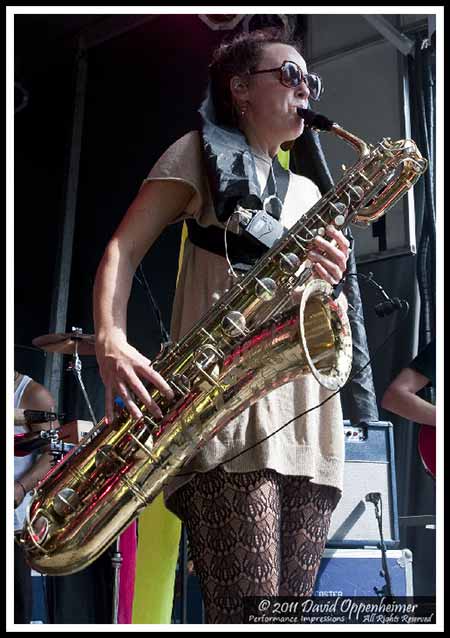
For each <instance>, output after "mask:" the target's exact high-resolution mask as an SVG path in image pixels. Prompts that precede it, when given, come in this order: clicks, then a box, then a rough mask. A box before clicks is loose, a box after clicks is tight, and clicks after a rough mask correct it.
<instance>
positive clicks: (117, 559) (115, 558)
mask: <svg viewBox="0 0 450 638" xmlns="http://www.w3.org/2000/svg"><path fill="white" fill-rule="evenodd" d="M82 332H83V331H82V329H81V328H73V327H72V333H73V337H72V338H73V340H74V342H75V347H74V354H73V356H72V360H71V362H70V363H69V367H68V368H67V369H68V370H70V371H72V372H73V373H74V374H75V376H76V378H77V381H78V383H79V386H80V388H81V391H82V393H83V396H84V399H85V401H86V405H87V407H88V410H89V414H90V415H91V419H92V423H93V424H94V426H96V425H97V419H96V418H95V415H94V411H93V409H92V406H91V404H90V401H89V398H88V395H87V392H86V388H85V387H84V383H83V380H82V378H81V359H80V357H79V356H78V340H77V335H81V334H82ZM119 539H120V537H119V538H117V540H116V541H115V543H114V545H113V551H112V555H111V564H112V568H113V574H114V580H113V610H112V624H114V625H117V624H118V622H119V584H120V567H121V564H122V554H121V552H120V550H119Z"/></svg>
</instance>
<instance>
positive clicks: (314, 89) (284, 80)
mask: <svg viewBox="0 0 450 638" xmlns="http://www.w3.org/2000/svg"><path fill="white" fill-rule="evenodd" d="M273 71H279V72H280V77H279V80H280V82H281V84H282V85H283V86H287V87H288V88H289V89H293V88H295V87H296V86H299V85H300V84H301V83H302V82H304V83H305V84H306V86H307V87H308V89H309V97H310V98H311V99H312V100H316V101H317V100H320V96H321V95H322V93H323V82H322V78H321V77H320V75H317V73H303V71H302V70H301V68H300V67H299V66H298V64H296V63H295V62H289V61H288V60H286V61H285V62H283V64H282V65H281V66H279V67H277V68H276V69H263V70H261V71H250V72H249V75H256V74H257V73H272V72H273Z"/></svg>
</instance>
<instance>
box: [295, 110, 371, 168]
mask: <svg viewBox="0 0 450 638" xmlns="http://www.w3.org/2000/svg"><path fill="white" fill-rule="evenodd" d="M297 113H298V115H299V116H300V117H301V118H302V119H303V120H304V122H305V125H306V126H309V127H310V128H312V129H314V130H316V131H328V132H330V133H334V135H337V137H340V138H341V139H343V140H345V141H346V142H347V143H348V144H350V145H351V146H353V148H355V149H356V151H357V152H358V153H359V154H360V156H361V157H367V156H368V155H370V146H369V145H368V144H366V142H364V140H362V139H360V138H359V137H356V135H353V133H349V132H348V131H346V130H345V129H343V128H342V126H340V125H339V124H337V123H336V122H333V121H332V120H330V119H328V118H327V117H325V115H321V114H320V113H315V112H314V111H311V110H310V109H302V108H298V109H297Z"/></svg>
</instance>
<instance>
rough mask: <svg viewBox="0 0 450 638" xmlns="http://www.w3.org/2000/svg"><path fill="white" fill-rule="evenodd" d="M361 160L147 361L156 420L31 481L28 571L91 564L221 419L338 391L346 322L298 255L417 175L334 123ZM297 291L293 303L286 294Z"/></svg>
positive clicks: (366, 217) (346, 361)
mask: <svg viewBox="0 0 450 638" xmlns="http://www.w3.org/2000/svg"><path fill="white" fill-rule="evenodd" d="M334 129H335V130H334V132H335V133H336V134H337V135H338V136H340V137H342V138H343V139H345V140H346V141H348V142H349V143H351V144H352V145H353V146H354V147H356V148H357V150H358V152H359V153H360V158H359V160H358V161H357V162H356V164H355V165H354V166H353V167H352V168H351V169H349V170H348V171H346V173H345V175H344V176H343V178H342V179H341V180H340V182H339V183H338V184H337V186H336V187H335V188H334V189H332V191H330V192H329V193H328V194H326V195H325V196H324V197H323V198H322V199H321V200H320V201H319V202H317V204H316V205H315V206H313V207H312V208H311V209H310V210H309V211H308V212H307V213H306V214H305V215H304V216H303V217H302V218H301V219H300V220H299V221H298V222H297V223H296V224H295V225H294V226H293V227H292V228H291V229H290V230H289V231H288V233H287V234H286V235H285V236H284V237H283V238H282V239H280V240H279V241H278V242H277V243H276V244H275V245H274V246H273V247H272V248H271V249H270V250H269V251H268V252H267V253H266V254H265V255H264V256H263V257H262V258H261V259H260V260H259V261H258V262H257V264H256V265H255V266H254V267H253V268H252V269H251V270H250V271H249V272H248V273H247V274H246V275H245V276H243V277H242V278H241V279H239V280H238V281H237V283H236V284H235V285H234V286H233V287H232V288H231V289H230V291H228V292H226V293H225V294H224V295H223V297H222V298H221V299H220V300H219V301H218V302H217V303H216V304H215V305H214V306H213V307H212V308H211V309H210V310H209V311H208V312H207V313H206V315H205V316H204V317H203V318H202V320H201V321H200V322H199V323H198V324H197V325H195V326H194V327H193V328H192V330H191V331H190V332H189V333H188V334H187V335H186V336H185V337H184V338H183V339H182V340H181V341H180V342H179V343H177V344H174V345H172V346H170V347H169V348H167V349H166V350H165V351H163V352H162V353H161V354H160V355H159V356H158V357H157V359H156V360H155V361H154V367H155V369H156V370H157V371H158V372H159V373H160V374H162V376H164V378H165V379H166V380H167V381H168V382H169V383H170V384H171V387H172V388H173V390H174V392H175V399H174V401H172V402H171V403H169V402H168V401H167V400H166V399H165V398H164V397H162V396H160V394H159V393H158V391H156V390H153V391H152V396H153V398H154V399H155V400H156V401H157V403H158V405H159V407H160V408H161V410H162V412H163V414H164V417H163V419H162V421H161V422H158V423H157V422H155V421H154V420H153V419H152V418H151V417H150V416H148V414H146V413H145V408H144V406H141V410H142V412H143V414H144V417H143V418H142V419H139V420H136V419H133V418H131V417H130V416H129V415H128V413H127V412H126V411H125V410H121V411H118V413H117V416H116V418H115V419H114V422H113V423H112V424H111V425H106V424H105V422H104V420H102V421H101V422H100V423H99V424H98V426H97V427H96V428H94V429H93V430H92V431H91V432H90V433H89V434H88V435H87V436H86V437H85V438H84V439H83V441H82V442H81V443H80V444H79V445H78V446H77V447H76V448H74V449H72V450H71V452H70V453H69V454H68V455H67V456H66V457H65V458H64V459H63V460H62V461H61V462H60V464H58V465H57V466H56V467H55V468H54V469H53V470H52V471H50V472H49V474H48V475H47V477H45V478H44V480H43V481H42V482H41V483H40V484H39V485H38V487H37V489H36V492H35V496H34V498H33V500H32V502H31V504H30V507H29V510H28V516H27V522H26V524H25V526H24V529H23V531H22V534H21V537H20V539H19V540H20V542H21V543H22V545H23V547H24V549H25V553H26V555H27V560H28V562H29V563H30V565H31V566H32V567H33V568H34V569H36V570H37V571H40V572H43V573H47V574H67V573H73V572H76V571H79V570H80V569H83V568H84V567H86V566H87V565H89V564H90V563H91V562H92V561H93V560H95V558H97V557H98V555H99V554H101V553H102V552H103V551H104V550H105V549H106V547H107V546H108V545H109V544H111V543H112V542H113V540H114V539H115V538H116V537H117V536H118V535H119V534H120V533H121V532H122V531H123V530H124V529H125V528H126V527H127V526H128V524H129V523H130V522H131V521H132V520H133V519H134V518H136V517H137V516H139V514H140V513H141V512H142V510H143V509H144V508H145V507H146V506H147V505H148V504H149V503H150V502H151V501H152V500H153V499H154V498H155V497H156V496H157V494H159V493H160V492H161V490H162V488H163V486H164V485H165V484H166V483H167V482H168V481H169V480H170V478H172V477H173V476H174V475H175V474H176V473H179V472H180V468H181V472H182V466H183V464H184V463H186V462H187V461H188V460H189V459H191V458H192V457H193V456H194V455H195V454H196V452H197V451H198V450H199V449H200V448H201V447H202V446H203V445H205V444H206V443H207V441H208V440H210V439H211V438H212V437H213V436H214V435H215V434H216V433H217V432H218V431H220V430H221V429H222V428H223V427H225V426H226V424H227V423H229V421H230V420H231V419H232V418H234V417H235V416H237V415H238V414H239V413H240V412H242V410H244V409H245V408H246V407H247V406H248V405H250V404H251V403H253V402H254V401H256V400H257V399H258V398H260V397H261V396H264V395H265V394H267V393H268V392H270V391H271V390H272V389H274V388H276V387H278V386H279V385H281V384H283V383H286V382H288V381H290V380H292V379H294V378H296V377H298V376H300V375H302V374H310V373H312V374H313V375H314V376H315V378H316V379H317V381H318V382H319V383H321V384H322V385H323V386H324V387H326V388H328V389H329V390H330V391H336V390H339V389H340V388H341V387H342V386H343V385H344V384H345V382H346V380H347V377H348V375H349V373H350V368H351V356H352V355H351V348H352V346H351V333H350V327H349V323H348V318H347V316H346V315H345V314H343V313H342V311H341V309H340V307H339V305H338V304H337V303H336V301H334V300H333V298H332V296H331V293H332V287H331V286H330V285H329V284H326V283H325V282H323V281H320V280H312V277H311V274H312V273H311V270H310V269H309V268H308V266H307V263H308V262H307V251H308V249H309V247H310V243H311V241H312V240H313V239H314V237H315V236H316V234H321V235H324V234H325V228H326V226H327V225H328V224H334V225H335V226H336V227H337V228H338V229H343V228H345V226H346V225H347V224H348V223H350V222H356V223H359V224H363V225H369V224H370V223H372V222H373V221H375V220H376V219H379V218H380V217H381V216H382V215H383V214H384V213H385V212H386V211H387V210H388V208H390V207H392V205H393V204H394V203H395V202H396V201H397V200H398V199H400V197H402V196H403V194H404V193H405V192H406V191H407V190H408V189H409V188H410V187H411V186H412V185H413V184H414V183H415V181H416V180H417V179H418V177H420V175H421V174H422V172H423V171H424V170H425V168H426V160H424V159H423V158H421V156H420V153H419V152H418V151H417V149H416V147H415V144H414V143H413V142H412V141H410V140H405V141H400V142H394V143H391V142H390V140H383V141H382V142H381V143H380V144H379V145H378V146H377V147H376V148H373V147H369V146H367V145H366V144H365V143H364V142H362V141H361V140H359V139H358V138H355V137H354V136H352V135H351V134H349V133H347V132H346V131H344V130H343V129H341V128H340V127H338V126H337V125H334ZM299 283H300V284H302V285H304V284H306V287H305V290H304V292H303V295H302V299H301V303H300V306H299V307H290V308H287V307H286V306H287V305H288V304H289V299H290V293H291V292H292V291H293V289H294V288H295V287H296V286H297V285H298V284H299Z"/></svg>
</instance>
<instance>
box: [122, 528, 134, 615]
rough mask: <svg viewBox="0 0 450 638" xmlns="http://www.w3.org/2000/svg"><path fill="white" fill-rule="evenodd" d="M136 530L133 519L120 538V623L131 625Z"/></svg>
mask: <svg viewBox="0 0 450 638" xmlns="http://www.w3.org/2000/svg"><path fill="white" fill-rule="evenodd" d="M136 532H137V529H136V521H133V522H132V523H131V525H129V527H127V529H126V530H125V531H124V532H122V534H121V535H120V538H119V551H120V553H121V554H122V563H121V566H120V572H119V574H120V581H119V611H118V624H119V625H131V623H132V615H133V597H134V579H135V574H136V550H137V534H136Z"/></svg>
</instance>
